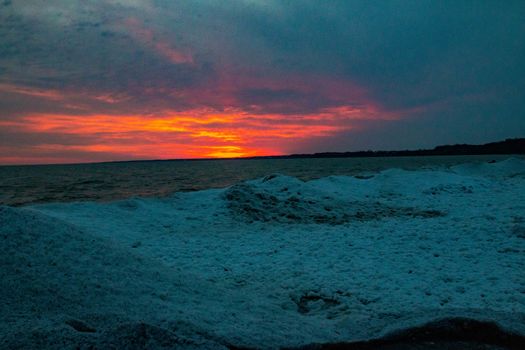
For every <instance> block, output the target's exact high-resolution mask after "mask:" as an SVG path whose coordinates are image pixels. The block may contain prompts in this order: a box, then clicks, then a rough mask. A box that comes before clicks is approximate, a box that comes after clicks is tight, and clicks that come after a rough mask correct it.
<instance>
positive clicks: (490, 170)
mask: <svg viewBox="0 0 525 350" xmlns="http://www.w3.org/2000/svg"><path fill="white" fill-rule="evenodd" d="M451 170H452V171H453V172H455V173H457V174H461V175H475V176H488V177H504V178H505V177H506V178H509V177H510V178H512V177H520V178H523V177H525V159H522V158H508V159H505V160H502V161H500V162H488V163H466V164H460V165H456V166H453V167H451Z"/></svg>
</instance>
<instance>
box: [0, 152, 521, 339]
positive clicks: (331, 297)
mask: <svg viewBox="0 0 525 350" xmlns="http://www.w3.org/2000/svg"><path fill="white" fill-rule="evenodd" d="M0 264H1V266H2V268H1V272H0V274H1V278H0V279H1V281H2V288H1V289H0V330H1V331H0V344H1V346H2V347H4V348H77V347H80V348H89V347H96V348H111V347H113V348H140V347H144V348H173V347H174V346H178V347H180V348H211V349H214V348H221V347H222V348H225V347H231V346H235V347H249V348H279V347H299V346H303V345H307V344H313V343H333V342H343V341H344V342H348V341H359V340H367V339H374V338H380V337H382V336H384V335H387V334H390V333H391V332H395V331H399V330H402V329H406V328H409V327H415V326H419V325H422V324H424V323H426V322H429V321H433V320H438V319H442V318H447V317H466V318H471V319H476V320H482V321H492V322H496V323H497V324H498V325H499V326H500V327H502V328H503V329H505V330H507V331H508V332H511V333H515V334H519V335H525V274H524V272H523V271H525V160H523V159H521V158H509V159H507V160H504V161H500V162H496V163H471V164H464V165H457V166H452V167H450V168H446V169H439V170H429V169H425V170H419V171H407V170H401V169H389V170H385V171H382V172H379V173H369V174H363V175H361V176H355V177H351V176H331V177H325V178H321V179H317V180H311V181H307V182H303V181H300V180H298V179H296V178H293V177H287V176H282V175H270V176H267V177H264V178H260V179H256V180H251V181H246V182H242V183H239V184H236V185H234V186H231V187H228V188H225V189H213V190H205V191H197V192H189V193H175V194H173V195H172V196H170V197H167V198H162V199H159V198H156V199H155V198H148V199H144V198H142V199H141V198H135V199H128V200H121V201H116V202H110V203H95V202H77V203H57V204H43V205H34V206H26V207H20V208H13V207H7V206H4V207H0Z"/></svg>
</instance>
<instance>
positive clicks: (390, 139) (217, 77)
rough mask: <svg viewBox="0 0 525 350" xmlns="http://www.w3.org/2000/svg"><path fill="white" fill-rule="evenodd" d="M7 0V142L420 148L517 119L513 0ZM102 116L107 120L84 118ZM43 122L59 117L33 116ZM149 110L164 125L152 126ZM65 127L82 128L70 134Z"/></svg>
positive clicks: (523, 55) (279, 149)
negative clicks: (48, 138) (98, 126)
mask: <svg viewBox="0 0 525 350" xmlns="http://www.w3.org/2000/svg"><path fill="white" fill-rule="evenodd" d="M7 3H9V2H7ZM7 3H6V2H4V6H3V7H2V10H1V11H0V37H2V40H1V41H0V125H3V127H4V128H7V127H9V130H10V131H11V132H12V133H13V134H11V136H10V137H9V140H10V142H11V144H12V147H13V148H16V145H17V140H18V139H19V140H20V141H19V142H18V143H19V144H20V145H22V144H24V145H28V144H27V141H28V140H29V139H30V138H31V137H34V139H35V143H34V145H32V146H31V147H33V148H28V151H27V152H26V153H27V154H29V153H31V152H34V151H35V149H34V147H37V148H38V147H44V146H45V144H43V143H39V142H40V141H39V140H40V139H41V138H39V137H37V135H38V134H39V133H42V134H49V135H52V134H53V133H59V132H63V131H64V130H66V131H67V133H68V135H69V138H68V139H67V141H66V140H65V139H61V138H57V143H56V144H55V145H53V146H52V147H51V148H48V151H49V152H52V149H57V150H58V149H60V147H61V145H62V147H63V149H64V150H65V149H70V150H71V152H73V150H72V149H71V147H73V146H74V147H77V148H76V149H75V152H80V150H81V151H82V152H85V153H82V154H83V155H82V157H83V158H82V159H88V158H89V156H88V155H89V154H92V155H93V157H91V158H89V159H93V160H97V159H107V156H106V155H108V154H111V155H114V156H115V155H118V157H121V156H124V155H125V154H129V156H130V157H136V156H137V157H138V156H147V157H179V156H189V155H191V156H199V155H200V156H211V155H218V154H222V155H227V154H231V155H242V154H246V155H248V154H249V155H252V154H267V153H286V152H289V151H299V152H300V151H301V149H299V148H302V149H303V150H307V151H324V150H335V149H337V150H351V149H357V148H358V149H361V148H377V147H382V146H384V147H388V148H400V147H416V148H417V147H421V146H423V145H434V144H438V143H445V142H474V141H476V142H478V141H479V142H485V141H492V138H495V137H497V138H504V137H506V136H511V135H517V134H520V133H521V134H523V133H525V125H524V124H525V118H523V115H522V114H523V112H522V111H523V109H524V108H525V80H524V79H520V77H521V76H525V63H524V62H525V26H524V25H523V20H522V19H523V17H524V16H525V4H524V3H523V2H522V1H508V2H505V4H496V3H491V2H475V3H470V2H460V3H457V2H433V1H418V2H406V1H390V2H385V3H381V4H375V3H369V2H354V1H343V0H341V1H331V2H329V3H326V2H319V1H309V0H301V1H299V0H297V1H286V2H283V1H255V0H250V1H248V0H247V1H236V2H217V1H192V2H187V1H171V0H170V1H167V0H158V1H121V0H106V1H97V2H84V1H69V0H68V1H66V0H50V1H47V2H46V3H45V5H42V3H41V2H40V1H36V0H35V1H33V0H27V1H17V2H10V3H9V4H8V5H5V4H7ZM61 118H62V119H61ZM97 118H98V119H97ZM133 118H135V119H133ZM96 120H98V121H99V122H100V121H103V120H110V122H109V123H110V124H111V126H112V128H110V129H111V130H110V131H109V132H105V131H100V130H97V131H95V130H88V129H86V127H83V128H82V127H81V126H82V121H84V122H85V123H84V124H85V125H93V123H95V121H96ZM52 123H59V124H60V123H62V129H61V130H58V129H57V130H42V129H38V128H36V127H37V126H40V127H42V126H43V125H51V124H52ZM152 123H153V124H152ZM154 123H160V124H162V123H168V124H169V123H172V124H173V125H172V124H170V128H172V129H170V130H169V131H167V132H160V131H159V130H149V129H148V128H149V127H151V126H152V125H154ZM175 124H176V127H175ZM473 124H474V125H476V126H475V127H472V126H471V125H473ZM59 126H60V125H59ZM73 126H74V127H78V128H79V130H83V132H84V133H72V132H70V131H71V129H68V128H70V127H73ZM108 127H109V126H108ZM35 128H36V129H35ZM115 128H117V129H118V128H120V129H122V130H124V131H122V130H120V131H118V130H117V131H115ZM177 128H179V129H180V128H183V129H184V131H182V132H181V131H180V130H179V131H178V130H176V129H177ZM4 134H5V129H4ZM13 135H18V138H17V137H16V136H13ZM130 135H134V136H133V138H129V137H130ZM221 135H222V139H221V137H220V136H221ZM110 136H111V137H110ZM116 136H119V137H121V138H120V140H121V141H118V142H117V140H118V137H117V138H115V137H116ZM124 136H125V137H124ZM75 137H77V138H78V139H79V140H83V141H84V140H89V142H91V144H90V145H85V144H79V145H72V144H70V142H69V141H72V140H73V139H74V138H75ZM152 138H155V139H156V141H155V142H154V143H152V142H151V139H152ZM124 139H125V140H126V142H131V141H130V140H134V141H133V142H135V146H136V147H135V148H133V150H132V149H131V146H129V147H128V146H126V147H128V148H126V147H123V146H122V145H121V142H124V141H122V140H124ZM148 140H149V141H148ZM241 140H242V141H241ZM291 140H293V141H291ZM59 141H60V142H59ZM83 141H82V142H83ZM110 141H111V142H110ZM68 142H69V143H68ZM79 142H80V143H82V142H81V141H79ZM163 142H164V143H163ZM150 144H154V145H155V147H156V149H158V150H162V151H159V153H158V154H155V153H154V149H155V147H153V146H151V147H150V146H149V145H150ZM164 145H166V146H164ZM184 145H192V146H191V147H193V148H192V151H188V152H183V151H180V150H181V149H184V147H183V146H184ZM7 146H8V145H6V146H4V147H7ZM88 146H89V147H88ZM119 146H122V147H123V148H121V151H119V150H118V147H119ZM28 147H29V146H28ZM45 147H50V146H45ZM68 147H69V148H68ZM108 147H115V150H110V149H109V148H108ZM188 147H189V146H188ZM199 147H200V148H199ZM217 147H219V148H217ZM173 150H178V151H177V152H175V151H173ZM5 152H7V151H5ZM5 152H4V153H3V154H1V155H0V156H4V154H7V153H8V152H7V153H5ZM90 152H92V153H90ZM199 152H201V153H199ZM228 152H229V153H228ZM35 154H37V153H35ZM46 154H47V153H46ZM57 154H59V151H57ZM71 154H73V153H71ZM4 157H5V156H4ZM2 159H3V158H2ZM10 159H11V158H10ZM45 159H48V157H47V155H46V158H45ZM119 159H120V158H119ZM0 161H1V160H0Z"/></svg>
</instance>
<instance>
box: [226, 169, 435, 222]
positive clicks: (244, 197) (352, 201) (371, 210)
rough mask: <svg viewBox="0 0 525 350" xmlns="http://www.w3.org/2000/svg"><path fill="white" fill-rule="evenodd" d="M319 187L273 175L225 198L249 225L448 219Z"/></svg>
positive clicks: (237, 188)
mask: <svg viewBox="0 0 525 350" xmlns="http://www.w3.org/2000/svg"><path fill="white" fill-rule="evenodd" d="M316 185H317V186H316ZM316 185H315V184H311V183H305V182H302V181H300V180H298V179H295V178H290V177H288V176H282V175H270V176H268V177H265V178H263V179H261V180H255V181H247V182H244V183H241V184H238V185H235V186H232V187H230V188H229V189H228V190H227V191H225V194H224V197H225V199H226V201H227V203H228V204H227V205H228V207H229V208H230V209H231V211H232V215H233V216H235V217H240V218H242V217H244V218H245V219H246V220H248V222H253V221H263V222H278V223H290V224H292V223H293V224H313V223H316V224H330V225H341V224H344V223H349V222H356V221H357V222H362V221H370V220H380V219H383V218H389V217H403V216H406V217H426V218H431V217H436V216H443V215H445V214H444V213H442V212H440V211H437V210H420V209H417V208H411V207H401V206H394V205H386V204H384V203H382V202H381V201H379V200H378V201H370V200H367V201H365V200H362V199H357V198H352V196H351V195H349V196H345V195H341V194H340V193H338V192H336V191H329V190H327V189H326V188H325V187H326V186H325V183H322V182H317V184H316ZM352 185H358V184H352Z"/></svg>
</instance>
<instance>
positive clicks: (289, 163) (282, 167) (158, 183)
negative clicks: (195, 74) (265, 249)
mask: <svg viewBox="0 0 525 350" xmlns="http://www.w3.org/2000/svg"><path fill="white" fill-rule="evenodd" d="M508 157H509V156H499V155H490V156H433V157H379V158H320V159H313V158H312V159H231V160H223V159H221V160H176V161H143V162H119V163H96V164H68V165H33V166H3V167H0V204H6V205H13V206H19V205H24V204H30V203H46V202H70V201H85V200H92V201H111V200H116V199H123V198H129V197H151V196H155V197H162V196H166V195H169V194H170V193H173V192H178V191H196V190H203V189H209V188H220V187H227V186H230V185H232V184H234V183H237V182H239V181H243V180H248V179H254V178H259V177H263V176H266V175H268V174H273V173H280V174H285V175H290V176H294V177H297V178H299V179H302V180H310V179H314V178H321V177H325V176H330V175H351V176H352V175H358V174H366V173H371V172H377V171H381V170H384V169H388V168H403V169H419V168H436V167H449V166H452V165H455V164H460V163H465V162H472V161H474V162H487V161H490V160H501V159H505V158H508Z"/></svg>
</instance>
